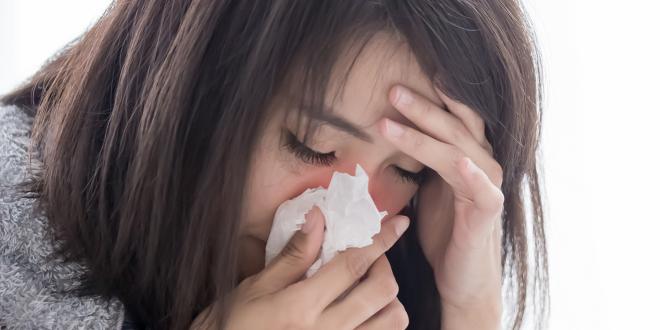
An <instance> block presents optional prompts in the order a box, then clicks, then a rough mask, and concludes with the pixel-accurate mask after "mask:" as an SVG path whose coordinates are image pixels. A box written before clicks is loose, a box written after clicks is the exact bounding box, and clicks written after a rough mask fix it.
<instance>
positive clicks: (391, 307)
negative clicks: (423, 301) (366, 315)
mask: <svg viewBox="0 0 660 330" xmlns="http://www.w3.org/2000/svg"><path fill="white" fill-rule="evenodd" d="M409 321H410V320H409V319H408V313H407V312H406V309H405V308H404V307H403V304H401V302H400V301H399V299H395V300H394V301H392V302H391V303H389V304H388V305H387V306H386V307H385V308H383V309H382V310H381V311H380V312H378V314H376V315H374V316H373V317H372V318H370V319H369V320H367V321H366V322H364V323H363V324H361V325H360V326H359V327H357V328H356V330H377V329H378V330H380V329H405V328H407V327H408V323H409Z"/></svg>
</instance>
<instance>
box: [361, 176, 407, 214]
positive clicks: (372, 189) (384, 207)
mask: <svg viewBox="0 0 660 330" xmlns="http://www.w3.org/2000/svg"><path fill="white" fill-rule="evenodd" d="M387 181H390V180H387ZM416 191H417V188H416V187H414V186H412V185H409V184H402V183H391V182H382V181H381V180H374V181H371V182H370V184H369V193H370V194H371V198H373V200H374V203H376V207H377V208H378V210H379V211H387V214H388V216H392V215H395V214H398V213H399V212H401V210H402V209H403V208H404V207H405V206H406V204H408V201H409V200H410V199H411V198H412V197H413V196H414V194H415V192H416Z"/></svg>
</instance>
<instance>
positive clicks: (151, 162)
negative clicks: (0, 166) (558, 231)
mask: <svg viewBox="0 0 660 330" xmlns="http://www.w3.org/2000/svg"><path fill="white" fill-rule="evenodd" d="M539 81H540V77H539V66H538V59H537V53H536V51H535V47H534V43H533V38H532V34H531V30H530V29H529V28H528V25H527V24H526V21H525V16H524V13H523V11H522V9H521V7H520V5H519V4H518V3H517V2H516V1H515V0H509V1H499V2H497V4H495V3H494V2H492V1H479V0H472V1H451V0H437V1H422V0H408V1H398V0H396V1H394V0H389V1H388V0H377V1H293V0H288V1H286V0H273V1H230V0H217V1H190V0H176V1H175V0H173V1H169V2H167V3H163V2H161V1H156V0H142V1H122V0H118V1H116V2H114V3H113V4H112V6H111V7H110V8H109V9H108V10H107V12H106V13H105V15H103V17H102V18H101V19H100V20H99V21H98V22H97V23H96V24H95V25H94V26H93V27H92V28H91V29H90V30H89V31H87V32H86V33H85V34H84V35H82V36H81V38H79V39H78V40H75V41H74V42H72V43H71V44H70V45H69V46H68V47H66V48H65V49H64V50H63V51H62V52H60V53H59V54H57V55H56V56H55V57H54V58H53V60H52V61H50V62H49V63H47V64H46V65H45V66H44V67H43V68H42V69H41V70H40V71H39V72H38V73H37V74H35V76H33V77H32V78H31V79H30V81H29V82H27V83H26V84H25V85H24V86H22V87H21V88H19V89H17V90H16V91H14V92H12V93H10V94H9V95H6V96H5V97H4V98H3V103H4V104H6V105H8V106H7V107H5V109H4V117H5V120H4V121H5V122H14V121H17V122H18V124H15V125H14V126H11V127H13V128H15V127H28V128H26V131H28V130H29V131H30V133H29V137H30V139H31V141H32V144H31V148H30V150H29V152H26V155H28V156H30V160H31V163H30V164H31V170H30V171H29V172H28V173H29V175H27V177H26V179H25V180H18V181H21V182H22V184H21V185H19V188H21V189H20V190H19V191H21V192H24V193H26V195H27V196H26V197H33V198H34V201H35V203H34V208H35V209H37V210H39V211H41V212H42V213H41V215H42V216H43V218H39V217H38V216H36V215H35V216H34V219H41V221H42V222H43V223H45V225H44V228H45V229H43V231H44V233H43V237H44V238H46V239H45V240H44V241H48V242H50V243H49V244H51V245H52V247H53V248H52V250H53V253H52V254H49V258H41V257H42V256H41V255H40V256H39V258H31V256H30V255H29V252H30V251H28V252H24V251H23V252H22V251H21V249H19V248H14V249H12V248H11V244H10V243H3V244H6V245H7V246H4V247H3V267H4V268H7V269H15V270H16V271H15V272H6V274H8V275H5V274H3V275H2V276H5V277H7V279H8V281H7V282H10V281H12V283H19V284H24V283H26V281H22V280H17V277H12V276H18V275H16V274H22V273H21V272H29V271H30V270H29V269H30V267H36V268H38V269H41V270H42V273H44V272H46V273H47V274H48V276H42V277H43V281H42V282H41V284H40V285H41V286H43V287H47V288H50V290H40V291H39V292H37V293H34V294H33V295H32V296H30V297H33V298H31V299H32V300H30V299H27V300H28V301H25V299H23V300H21V301H20V302H19V301H18V300H19V299H14V300H13V301H12V300H11V299H10V300H8V301H6V302H3V305H2V312H3V313H5V314H7V315H10V316H8V317H6V320H3V322H5V323H7V325H8V326H9V327H12V324H11V323H9V322H10V321H12V322H17V323H15V324H16V325H20V324H26V323H20V322H27V321H26V320H27V319H31V320H33V321H32V322H34V319H36V317H35V316H34V315H32V316H30V314H29V313H28V312H26V310H29V309H30V308H27V309H26V308H19V307H18V306H19V305H20V304H21V303H22V304H23V305H21V306H32V308H37V309H38V310H39V309H40V310H44V311H48V312H49V313H51V312H52V313H53V315H55V314H57V317H58V318H64V319H67V317H69V316H71V315H73V316H72V317H71V318H70V319H69V321H67V323H68V324H67V326H71V325H72V323H73V322H78V323H75V324H73V325H79V326H81V327H84V326H91V325H94V324H95V325H99V324H102V325H103V326H104V327H110V326H113V327H115V326H116V327H122V326H123V327H124V328H144V327H148V328H172V329H182V328H189V327H190V328H198V329H199V328H217V327H224V328H227V329H261V328H268V329H284V328H304V329H354V328H360V329H383V328H405V327H406V326H408V327H409V328H411V329H495V328H498V327H499V325H500V322H501V321H502V313H503V310H505V309H508V308H509V307H511V308H512V309H511V313H510V314H511V315H512V318H511V320H505V321H511V322H510V323H511V324H510V325H508V326H510V327H511V328H514V329H517V328H519V327H520V326H521V324H522V321H523V319H524V318H523V316H525V315H527V314H529V315H531V316H535V318H533V319H532V320H534V321H536V322H537V323H538V325H542V323H543V319H544V316H545V314H544V312H545V302H546V298H547V293H546V287H547V271H546V268H547V266H546V259H545V238H544V232H543V212H542V206H541V198H540V188H539V180H538V177H537V163H536V159H535V156H536V151H537V146H538V136H539V132H540V119H541V118H540V88H539V87H540V86H539ZM19 109H20V110H19ZM7 118H14V119H13V120H9V119H7ZM16 118H21V119H20V120H17V119H16ZM32 118H34V119H32ZM32 120H34V122H32ZM21 125H23V126H21ZM5 130H6V129H5ZM26 136H27V134H24V135H21V134H19V133H17V134H14V135H11V136H8V137H6V139H5V140H7V141H8V142H6V143H7V144H11V143H12V142H11V141H12V138H15V139H17V140H19V139H20V137H22V138H23V139H25V137H26ZM23 141H24V140H23ZM19 149H20V148H19ZM7 159H9V158H7ZM11 159H13V160H15V159H17V157H14V158H11ZM8 163H10V164H9V165H8V166H10V167H11V166H19V165H21V164H24V163H23V162H19V161H12V162H8ZM357 163H359V164H360V165H361V166H362V167H363V168H364V169H365V171H366V172H367V174H368V175H369V177H370V187H369V188H370V193H371V194H372V196H373V198H374V201H375V202H376V205H377V206H378V208H379V210H386V211H387V212H388V213H389V214H390V215H392V216H389V217H388V218H387V219H385V220H384V221H383V224H382V230H381V232H380V233H379V234H377V235H376V236H375V237H374V242H375V243H374V244H372V245H370V246H368V247H365V248H361V249H349V250H347V251H346V252H344V253H341V254H340V255H339V256H338V257H336V258H335V259H333V261H332V262H331V263H329V264H327V265H325V266H324V267H323V268H322V269H321V270H319V272H318V273H316V274H315V275H314V276H312V277H310V278H308V279H301V276H302V275H303V274H304V272H305V270H306V269H307V268H309V266H310V265H311V264H312V262H313V261H314V258H315V256H316V255H317V253H318V251H319V246H320V244H321V237H322V232H323V221H324V220H323V217H322V215H321V214H320V213H319V212H318V211H315V210H313V211H311V212H310V213H308V214H307V222H306V225H305V226H304V227H303V229H302V230H301V231H299V232H297V233H296V234H295V235H294V237H293V238H292V239H291V241H290V242H289V244H288V245H287V247H286V248H285V249H284V251H283V252H282V254H281V255H280V256H279V257H278V258H277V259H276V260H275V261H273V262H272V263H271V264H269V266H268V267H263V264H264V246H265V241H266V239H267V237H268V233H269V230H270V225H271V223H272V217H273V215H274V212H275V210H276V208H277V207H278V206H279V204H281V203H282V202H283V201H285V200H288V199H290V198H292V197H294V196H296V195H298V194H300V193H301V192H302V191H304V190H305V189H306V188H311V187H317V186H325V185H327V184H328V182H329V179H330V176H331V174H332V173H333V172H334V171H342V172H349V173H351V174H353V170H352V169H354V168H355V164H357ZM21 171H27V170H26V169H22V170H21ZM7 183H8V184H7V186H10V184H14V183H16V182H14V181H13V180H8V182H7ZM525 187H526V188H527V189H528V190H529V193H530V196H531V199H530V200H529V201H527V200H526V199H524V198H523V191H524V190H523V188H525ZM7 189H10V188H9V187H8V188H7ZM3 194H4V195H3V196H9V193H8V192H5V193H3ZM18 200H26V199H25V198H23V199H15V198H14V199H11V202H12V203H15V202H16V201H18ZM528 202H531V210H532V213H531V217H529V219H528V217H526V215H525V209H524V208H525V206H526V204H527V203H528ZM8 204H11V203H8ZM11 205H12V206H11V207H15V204H11ZM23 206H25V205H23ZM25 207H31V206H25ZM7 214H9V216H8V217H7V218H6V219H3V226H4V227H5V228H3V229H5V230H4V232H5V233H7V236H9V237H11V235H12V234H11V231H10V230H9V229H10V228H15V227H16V228H20V227H21V226H31V222H30V218H29V217H28V218H27V219H26V218H22V219H20V220H17V219H16V218H15V216H14V218H12V214H13V213H11V212H7ZM3 217H4V215H3ZM34 221H37V220H34ZM12 226H13V227H12ZM408 226H409V227H410V228H409V229H407V230H406V228H407V227H408ZM528 226H531V228H530V227H528ZM404 231H405V233H403V232H404ZM17 232H21V231H20V229H19V230H18V231H17ZM29 232H30V233H32V232H34V231H29ZM34 237H37V238H34ZM39 237H42V236H30V239H37V240H38V238H39ZM6 241H8V242H11V241H12V239H11V238H10V239H8V240H6ZM28 250H29V249H28ZM46 250H48V251H50V250H49V249H48V248H46ZM530 253H531V256H530V255H529V254H530ZM26 254H27V255H26ZM15 260H28V261H25V262H18V263H17V262H14V261H15ZM32 261H33V262H32ZM31 262H32V263H31ZM48 267H60V268H55V269H56V270H55V271H53V268H48ZM43 269H46V270H43ZM37 273H38V272H37ZM53 277H55V278H53ZM30 278H38V277H30ZM21 279H22V278H21ZM3 281H4V279H3ZM355 282H359V283H358V284H357V285H356V286H355V287H354V288H353V289H352V290H351V291H350V292H349V293H348V295H346V297H344V298H342V299H336V298H337V297H339V296H340V294H341V293H342V291H343V290H345V289H347V288H349V287H351V285H353V284H354V283H355ZM44 283H45V284H44ZM49 283H58V284H57V285H55V284H53V285H51V284H49ZM62 283H65V284H62ZM503 284H505V285H506V286H505V287H504V288H505V289H507V288H508V290H507V292H508V293H509V294H508V295H506V296H505V297H506V299H505V300H504V303H503V302H502V299H500V298H501V293H502V285H503ZM30 287H34V283H32V284H31V286H30ZM53 288H54V289H53ZM7 290H9V291H8V292H15V291H16V290H18V291H20V290H19V289H16V288H15V287H14V288H13V289H12V288H9V289H7ZM11 290H14V291H11ZM15 296H16V295H14V297H15ZM35 297H36V298H35ZM35 299H38V300H39V301H41V302H42V303H41V304H38V305H35V304H33V303H32V301H33V300H35ZM44 301H46V302H50V305H48V303H43V302H44ZM534 305H536V307H538V308H532V307H533V306H534ZM35 306H37V307H35ZM58 308H59V309H58ZM58 311H59V312H58ZM531 312H533V313H531ZM46 314H48V313H46ZM83 314H84V315H85V317H78V316H79V315H83ZM90 315H91V316H90ZM53 317H55V316H53ZM44 319H45V321H44V322H57V321H53V320H52V319H51V320H50V321H48V320H49V319H48V318H44ZM8 320H10V321H8ZM122 320H124V321H122ZM31 324H34V323H31ZM49 324H51V323H49ZM52 324H53V325H54V324H57V323H52Z"/></svg>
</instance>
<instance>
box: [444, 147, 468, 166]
mask: <svg viewBox="0 0 660 330" xmlns="http://www.w3.org/2000/svg"><path fill="white" fill-rule="evenodd" d="M447 155H448V157H449V159H451V162H452V164H453V165H454V167H457V166H458V162H459V161H460V160H461V158H463V157H464V156H465V153H464V152H463V150H461V149H460V148H459V147H457V146H455V145H450V146H449V148H448V150H447Z"/></svg>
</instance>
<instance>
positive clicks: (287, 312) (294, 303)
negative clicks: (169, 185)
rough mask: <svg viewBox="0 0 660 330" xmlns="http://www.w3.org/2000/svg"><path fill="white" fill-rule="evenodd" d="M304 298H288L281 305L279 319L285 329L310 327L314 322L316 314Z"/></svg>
mask: <svg viewBox="0 0 660 330" xmlns="http://www.w3.org/2000/svg"><path fill="white" fill-rule="evenodd" d="M306 302H308V301H306V300H304V299H299V298H298V297H296V298H293V299H288V301H287V302H286V303H281V304H279V305H280V306H282V309H281V312H280V321H281V322H282V323H283V324H284V325H285V328H286V329H312V328H313V327H314V325H315V324H316V321H317V318H318V314H317V312H316V311H315V309H310V307H309V304H306Z"/></svg>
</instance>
